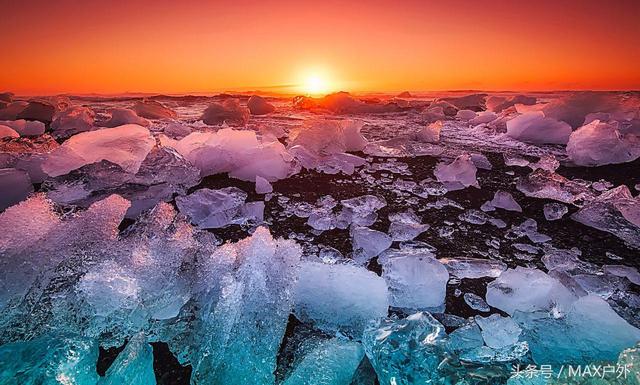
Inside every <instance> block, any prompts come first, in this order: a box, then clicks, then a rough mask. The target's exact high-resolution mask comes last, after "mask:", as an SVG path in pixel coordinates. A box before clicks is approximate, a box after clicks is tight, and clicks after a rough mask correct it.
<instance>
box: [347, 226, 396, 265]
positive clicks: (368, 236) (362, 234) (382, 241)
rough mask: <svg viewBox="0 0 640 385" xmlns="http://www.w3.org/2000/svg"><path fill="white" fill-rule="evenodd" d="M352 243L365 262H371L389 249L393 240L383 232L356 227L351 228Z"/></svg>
mask: <svg viewBox="0 0 640 385" xmlns="http://www.w3.org/2000/svg"><path fill="white" fill-rule="evenodd" d="M351 242H352V243H353V251H354V252H356V253H357V254H358V255H360V256H361V258H362V259H363V260H369V259H371V258H373V257H375V256H377V255H378V254H380V253H381V252H383V251H385V250H386V249H388V248H389V247H390V246H391V242H392V240H391V237H389V236H388V235H387V234H385V233H383V232H381V231H377V230H373V229H370V228H368V227H362V226H355V227H352V228H351Z"/></svg>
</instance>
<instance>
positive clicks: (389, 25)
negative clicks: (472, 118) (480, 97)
mask: <svg viewBox="0 0 640 385" xmlns="http://www.w3.org/2000/svg"><path fill="white" fill-rule="evenodd" d="M0 47H2V48H1V49H2V55H1V56H0V90H4V89H6V90H10V91H13V92H16V93H18V94H51V93H62V92H70V93H89V92H96V93H121V92H126V91H131V92H158V93H160V92H162V93H186V92H215V91H221V90H234V89H235V90H243V89H246V90H248V89H256V88H267V87H275V88H272V90H278V89H279V88H278V86H282V85H291V84H299V83H302V82H304V81H305V80H304V79H305V78H307V77H309V76H311V75H313V74H316V75H317V76H319V77H321V78H323V79H324V81H325V82H326V83H327V87H328V88H329V89H330V90H337V89H344V90H350V91H401V90H413V91H418V90H445V89H447V90H451V89H484V90H506V89H511V90H550V89H640V1H637V0H620V1H615V0H612V1H603V0H598V1H592V0H584V1H577V0H564V1H563V0H555V1H547V0H538V1H529V2H524V1H516V0H511V1H506V0H505V1H498V0H494V1H481V0H476V1H455V0H454V1H430V0H420V1H418V0H416V1H413V0H408V1H397V0H396V1H367V2H364V1H362V2H355V1H344V0H343V1H332V0H324V1H300V0H296V1H262V0H261V1H249V0H234V1H228V2H220V1H188V0H185V1H162V0H155V1H153V0H148V1H142V0H139V1H136V0H130V1H120V0H109V1H107V0H104V1H90V0H84V1H79V0H78V1H71V0H56V1H52V0H46V1H45V0H42V1H31V0H0ZM269 89H271V88H269Z"/></svg>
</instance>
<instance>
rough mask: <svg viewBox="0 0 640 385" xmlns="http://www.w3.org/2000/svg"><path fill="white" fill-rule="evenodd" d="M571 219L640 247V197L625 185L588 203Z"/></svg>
mask: <svg viewBox="0 0 640 385" xmlns="http://www.w3.org/2000/svg"><path fill="white" fill-rule="evenodd" d="M571 219H573V220H575V221H577V222H580V223H582V224H583V225H586V226H590V227H593V228H596V229H598V230H602V231H606V232H609V233H611V234H613V235H615V236H616V237H618V238H620V239H623V240H624V241H626V242H629V243H630V244H631V245H634V246H635V247H640V197H633V195H631V192H630V191H629V188H628V187H627V186H625V185H621V186H618V187H616V188H615V189H613V190H610V191H607V192H604V193H602V194H601V195H600V196H598V197H597V198H595V199H593V200H590V201H588V202H587V203H586V204H585V205H584V206H583V207H582V208H581V209H580V210H579V211H578V212H576V213H575V214H573V215H571Z"/></svg>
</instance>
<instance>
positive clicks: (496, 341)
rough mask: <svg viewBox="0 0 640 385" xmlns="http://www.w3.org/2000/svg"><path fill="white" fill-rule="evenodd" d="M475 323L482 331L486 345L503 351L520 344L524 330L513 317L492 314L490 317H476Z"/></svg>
mask: <svg viewBox="0 0 640 385" xmlns="http://www.w3.org/2000/svg"><path fill="white" fill-rule="evenodd" d="M475 321H476V323H477V324H478V326H480V329H482V338H483V339H484V343H485V344H486V345H487V346H488V347H490V348H493V349H501V348H505V347H507V346H510V345H513V344H515V343H517V342H518V339H519V338H520V334H521V333H522V329H521V328H520V327H519V326H518V324H516V323H515V322H514V321H513V320H512V319H511V317H503V316H501V315H499V314H491V315H490V316H489V317H480V316H476V317H475Z"/></svg>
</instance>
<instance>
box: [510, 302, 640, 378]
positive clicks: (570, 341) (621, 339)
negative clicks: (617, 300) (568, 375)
mask: <svg viewBox="0 0 640 385" xmlns="http://www.w3.org/2000/svg"><path fill="white" fill-rule="evenodd" d="M567 310H568V312H567V314H566V316H564V317H560V318H553V317H550V316H549V315H548V314H545V313H521V312H518V313H517V314H516V315H515V316H514V319H515V320H516V322H518V324H519V325H520V326H521V327H522V329H523V338H524V339H525V340H527V342H528V343H529V347H530V349H531V353H532V355H533V359H534V360H535V362H537V363H538V364H543V363H544V364H552V365H554V364H580V363H582V364H584V363H585V362H595V361H601V360H609V361H613V360H615V359H616V357H617V356H618V354H620V352H622V350H623V349H625V348H627V347H630V346H633V345H634V344H636V343H637V341H639V340H640V330H638V329H636V328H635V327H633V326H631V325H629V324H628V323H627V322H626V321H625V320H624V319H622V318H620V316H619V315H617V314H616V313H615V312H614V311H613V310H612V309H611V307H610V306H609V304H607V302H606V301H604V300H603V299H602V298H600V297H598V296H596V295H587V296H584V297H582V298H580V299H578V300H577V301H575V302H574V303H573V304H572V305H571V306H570V307H569V308H568V309H567Z"/></svg>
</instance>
